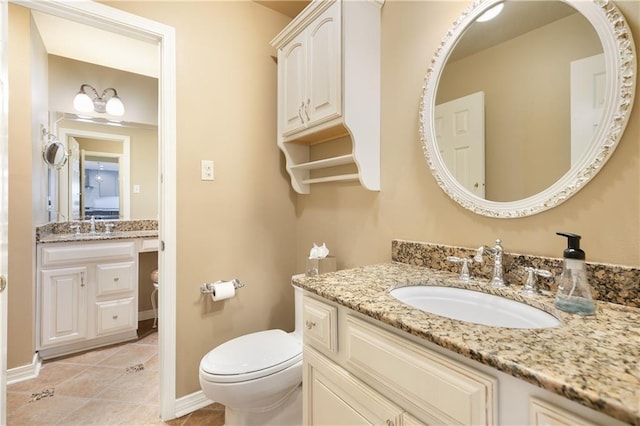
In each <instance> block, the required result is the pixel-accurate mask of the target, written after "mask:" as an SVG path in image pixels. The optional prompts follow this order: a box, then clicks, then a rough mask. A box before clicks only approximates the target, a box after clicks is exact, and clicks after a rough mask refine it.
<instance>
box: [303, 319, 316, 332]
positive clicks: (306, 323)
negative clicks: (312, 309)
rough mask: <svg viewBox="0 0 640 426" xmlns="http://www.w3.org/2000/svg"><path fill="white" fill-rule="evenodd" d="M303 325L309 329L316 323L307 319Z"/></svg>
mask: <svg viewBox="0 0 640 426" xmlns="http://www.w3.org/2000/svg"><path fill="white" fill-rule="evenodd" d="M305 325H306V326H307V330H311V329H312V328H313V327H315V326H316V323H315V321H309V320H307V321H306V322H305Z"/></svg>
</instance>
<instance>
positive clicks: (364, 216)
mask: <svg viewBox="0 0 640 426" xmlns="http://www.w3.org/2000/svg"><path fill="white" fill-rule="evenodd" d="M616 4H617V5H619V7H620V8H621V9H622V11H623V13H624V14H625V16H626V18H627V20H628V22H629V24H630V26H631V29H632V32H633V33H634V35H635V40H636V46H637V45H638V40H640V29H639V25H640V3H639V2H637V1H627V2H616ZM468 5H469V2H447V1H443V2H434V1H420V2H411V1H407V2H404V1H394V0H388V1H387V2H385V5H384V7H383V9H382V122H381V129H382V148H381V152H382V170H381V177H382V190H381V191H380V192H379V193H372V192H367V191H364V190H362V189H361V188H360V187H358V186H357V185H354V184H340V185H330V186H317V187H313V188H312V193H311V195H309V196H300V197H298V202H297V205H296V211H297V213H298V220H297V241H298V251H297V255H298V266H299V267H301V266H302V265H304V256H305V250H307V247H310V246H311V243H312V242H313V241H326V242H327V245H328V247H329V248H330V249H332V252H333V254H335V255H336V256H337V257H338V266H339V267H340V268H345V267H353V266H358V265H363V264H371V263H375V262H384V261H388V260H389V259H390V241H391V239H393V238H402V239H409V240H416V241H428V242H434V243H443V244H451V245H461V246H466V247H476V246H478V245H480V244H491V243H492V242H493V241H494V240H495V239H496V238H501V239H502V240H503V244H504V246H505V250H507V251H510V252H521V253H529V254H533V255H546V256H554V257H560V256H561V255H562V250H563V248H564V242H563V241H562V240H561V239H560V238H559V237H557V236H555V232H556V231H563V230H564V231H572V232H576V233H578V234H581V235H583V240H582V243H583V244H582V246H583V247H584V249H585V251H586V253H587V259H588V260H590V261H599V262H611V263H619V264H625V265H633V266H638V265H639V264H640V259H639V254H640V240H639V230H640V223H639V222H640V208H639V197H638V196H639V187H638V184H639V182H640V179H639V177H640V164H639V162H638V160H639V151H638V148H639V146H638V145H639V143H640V142H639V141H640V134H639V129H640V117H639V116H638V106H637V105H636V108H635V109H634V111H633V112H632V117H631V120H630V122H629V125H628V127H627V130H626V132H625V134H624V136H623V138H622V140H621V142H620V145H619V147H618V149H617V151H616V152H615V154H614V155H613V157H612V158H611V160H610V161H609V162H608V163H607V165H606V166H605V167H604V169H603V170H602V171H601V172H600V173H599V174H598V176H597V177H596V178H594V179H593V180H592V181H591V182H590V183H589V184H588V185H587V186H586V187H585V188H584V189H583V190H582V191H580V192H579V193H578V194H577V195H575V196H574V197H573V198H571V199H570V200H568V201H567V202H565V203H564V204H562V205H560V206H558V207H556V208H554V209H552V210H549V211H547V212H543V213H540V214H538V215H535V216H532V217H528V218H522V219H512V220H506V219H490V218H485V217H482V216H478V215H475V214H473V213H471V212H469V211H467V210H465V209H463V208H462V207H460V206H459V205H457V204H456V203H455V202H453V201H452V200H451V199H449V197H448V196H447V195H446V194H444V192H443V191H442V190H441V189H440V188H439V186H438V185H437V183H436V182H435V180H434V179H433V177H432V175H431V173H430V171H429V169H428V167H427V164H426V162H425V160H424V157H423V154H422V149H421V146H420V142H419V138H418V108H419V101H420V94H421V90H422V87H423V84H424V76H425V73H426V70H427V68H428V66H429V64H430V61H431V57H432V55H433V53H434V52H435V51H436V49H437V47H438V46H439V43H440V41H441V39H442V38H443V37H444V35H445V33H446V31H447V30H448V29H449V28H450V25H451V23H452V22H453V21H454V20H455V19H456V18H457V16H458V15H459V13H460V12H462V11H463V10H464V8H466V7H467V6H468Z"/></svg>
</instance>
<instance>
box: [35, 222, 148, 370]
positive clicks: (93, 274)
mask: <svg viewBox="0 0 640 426" xmlns="http://www.w3.org/2000/svg"><path fill="white" fill-rule="evenodd" d="M154 234H155V236H154ZM157 249H158V239H157V230H155V231H154V230H145V231H137V232H136V231H121V232H114V233H110V234H104V233H102V234H96V235H88V234H83V235H80V236H76V235H73V234H52V235H48V236H45V237H40V238H39V243H38V245H37V255H36V256H37V280H36V282H37V287H36V324H37V325H36V350H37V351H38V353H39V355H40V358H42V359H47V358H51V357H55V356H60V355H66V354H69V353H73V352H78V351H81V350H86V349H91V348H95V347H99V346H105V345H108V344H113V343H118V342H122V341H127V340H131V339H135V338H136V337H137V328H138V266H139V261H138V258H139V254H140V253H143V252H151V251H157Z"/></svg>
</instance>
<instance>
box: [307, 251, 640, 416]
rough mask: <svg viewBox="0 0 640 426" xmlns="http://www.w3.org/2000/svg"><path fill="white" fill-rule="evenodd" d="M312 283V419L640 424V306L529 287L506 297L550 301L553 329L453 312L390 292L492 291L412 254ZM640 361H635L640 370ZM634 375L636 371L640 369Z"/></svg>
mask: <svg viewBox="0 0 640 426" xmlns="http://www.w3.org/2000/svg"><path fill="white" fill-rule="evenodd" d="M294 284H295V285H297V286H300V287H302V288H303V289H305V290H306V291H305V299H304V309H303V323H304V380H303V384H304V424H309V425H313V424H387V425H402V424H409V425H412V424H532V425H543V424H566V425H574V424H607V425H615V424H628V423H630V424H638V423H640V407H638V398H639V395H638V394H637V392H638V389H640V377H639V376H638V375H637V360H638V347H637V341H636V339H637V334H638V329H637V326H638V323H639V321H640V310H639V309H637V308H631V307H625V306H620V305H616V304H612V303H603V302H598V313H597V315H596V316H595V317H579V316H574V315H570V314H565V313H563V312H560V311H557V310H555V309H554V308H553V304H552V300H553V299H552V298H550V297H549V296H548V295H540V296H533V297H532V298H531V299H530V300H528V299H523V298H522V296H520V295H519V293H518V290H519V288H520V286H512V287H510V288H507V289H500V291H499V292H498V293H495V291H494V294H498V295H500V296H502V297H508V298H512V299H516V300H520V301H524V302H525V303H528V304H532V305H534V306H536V307H538V308H540V309H545V310H547V311H548V312H549V313H552V314H553V315H554V316H556V317H557V318H558V319H559V320H560V322H561V324H560V325H559V326H557V327H552V328H540V329H514V328H500V327H491V326H486V325H479V324H473V323H469V322H463V321H458V320H454V319H448V318H445V317H442V316H439V315H434V314H430V313H428V312H424V311H421V310H418V309H415V308H412V307H411V306H409V305H406V304H404V303H402V302H400V301H398V300H396V299H395V298H393V297H392V296H390V295H389V290H390V289H391V288H393V287H395V286H398V285H401V286H406V285H438V286H453V287H462V288H465V286H466V288H469V289H474V288H475V290H479V291H488V292H492V289H491V288H490V287H489V286H488V285H487V284H486V280H485V282H484V284H479V283H478V282H472V283H465V282H462V281H460V280H458V279H457V274H456V273H451V272H448V271H441V270H435V269H430V268H425V267H417V266H413V265H408V264H402V263H390V264H382V265H373V266H367V267H362V268H357V269H352V270H345V271H339V272H336V273H329V274H324V275H319V276H316V277H298V278H295V279H294ZM634 366H635V367H634ZM634 368H635V369H636V370H635V373H634V370H633V369H634Z"/></svg>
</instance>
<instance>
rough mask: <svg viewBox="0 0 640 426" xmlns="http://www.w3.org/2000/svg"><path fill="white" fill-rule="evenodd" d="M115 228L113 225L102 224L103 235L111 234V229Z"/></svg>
mask: <svg viewBox="0 0 640 426" xmlns="http://www.w3.org/2000/svg"><path fill="white" fill-rule="evenodd" d="M114 226H115V223H107V222H105V223H104V233H105V234H111V228H113V227H114Z"/></svg>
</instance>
